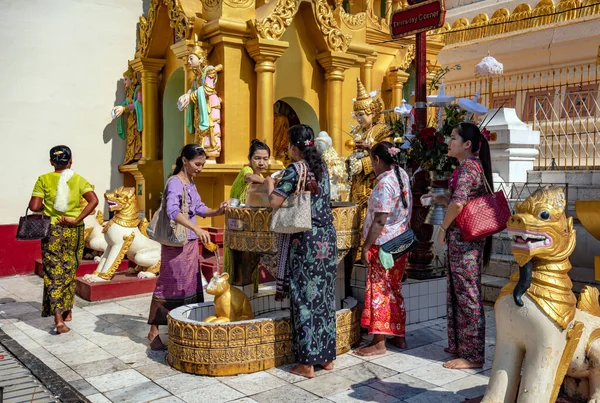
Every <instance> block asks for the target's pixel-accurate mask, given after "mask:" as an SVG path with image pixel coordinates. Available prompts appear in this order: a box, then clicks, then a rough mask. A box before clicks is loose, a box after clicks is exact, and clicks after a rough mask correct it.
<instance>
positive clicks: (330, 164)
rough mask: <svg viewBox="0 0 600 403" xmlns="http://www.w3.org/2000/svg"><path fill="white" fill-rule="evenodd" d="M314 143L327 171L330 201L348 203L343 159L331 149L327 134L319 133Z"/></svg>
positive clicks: (347, 188) (348, 187) (347, 186)
mask: <svg viewBox="0 0 600 403" xmlns="http://www.w3.org/2000/svg"><path fill="white" fill-rule="evenodd" d="M315 142H316V144H317V149H318V150H319V151H320V152H321V155H322V156H323V160H324V161H325V164H327V170H328V171H329V184H330V190H331V200H333V201H348V197H349V195H350V184H349V183H348V171H347V169H346V162H345V158H344V157H340V156H338V153H337V152H336V151H335V148H333V141H332V140H331V137H330V136H329V134H328V133H327V132H321V133H319V135H318V136H317V138H316V139H315Z"/></svg>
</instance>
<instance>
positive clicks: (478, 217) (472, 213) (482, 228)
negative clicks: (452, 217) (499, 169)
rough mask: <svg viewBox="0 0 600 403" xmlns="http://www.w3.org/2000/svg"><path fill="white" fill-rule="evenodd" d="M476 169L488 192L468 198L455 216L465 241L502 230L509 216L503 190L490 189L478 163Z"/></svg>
mask: <svg viewBox="0 0 600 403" xmlns="http://www.w3.org/2000/svg"><path fill="white" fill-rule="evenodd" d="M477 170H478V171H479V172H480V173H481V177H482V178H483V182H484V183H485V188H486V190H487V191H488V194H486V195H485V196H481V197H478V198H476V199H473V200H469V201H468V202H467V204H466V205H465V206H464V207H463V209H462V211H461V212H460V214H459V215H458V217H456V225H457V226H458V228H459V229H460V232H461V233H462V236H463V239H464V240H465V241H478V240H481V239H485V238H487V237H488V236H490V235H494V234H496V233H498V232H500V231H504V230H505V229H506V223H507V222H508V219H509V218H510V216H511V212H510V207H509V206H508V202H507V201H506V197H505V196H504V192H502V191H499V192H494V191H493V190H492V187H491V186H490V184H489V183H488V181H487V179H486V177H485V175H484V174H483V172H482V170H481V168H480V167H479V164H477Z"/></svg>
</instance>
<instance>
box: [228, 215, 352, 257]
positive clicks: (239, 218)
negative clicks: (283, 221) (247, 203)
mask: <svg viewBox="0 0 600 403" xmlns="http://www.w3.org/2000/svg"><path fill="white" fill-rule="evenodd" d="M331 211H332V213H333V226H334V227H335V230H336V233H337V246H338V249H339V250H347V249H351V248H355V247H358V243H359V241H360V225H359V216H360V215H359V214H358V211H359V208H358V206H356V205H354V204H350V205H349V206H346V205H342V206H339V207H338V206H334V208H332V210H331ZM271 213H272V210H271V209H270V208H255V207H235V208H227V209H225V234H224V240H223V245H224V246H225V247H227V248H229V249H232V250H238V251H242V252H256V253H272V254H273V253H277V245H276V243H275V234H274V233H272V232H271V230H270V226H271Z"/></svg>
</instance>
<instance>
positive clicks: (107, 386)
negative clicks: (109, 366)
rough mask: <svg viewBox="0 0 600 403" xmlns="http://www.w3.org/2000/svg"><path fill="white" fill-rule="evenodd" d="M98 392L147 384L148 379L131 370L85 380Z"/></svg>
mask: <svg viewBox="0 0 600 403" xmlns="http://www.w3.org/2000/svg"><path fill="white" fill-rule="evenodd" d="M86 380H87V381H88V382H89V383H90V384H91V385H92V386H93V387H95V388H96V389H98V390H99V391H100V392H102V393H104V392H108V391H111V390H117V389H122V388H128V387H130V386H134V385H138V384H141V383H145V382H148V381H149V379H148V378H146V377H145V376H143V375H142V374H140V373H139V372H137V371H135V370H133V369H126V370H124V371H117V372H112V373H110V374H105V375H99V376H92V377H90V378H87V379H86Z"/></svg>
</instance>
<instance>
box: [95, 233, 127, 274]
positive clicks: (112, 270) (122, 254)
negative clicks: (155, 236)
mask: <svg viewBox="0 0 600 403" xmlns="http://www.w3.org/2000/svg"><path fill="white" fill-rule="evenodd" d="M134 238H135V234H134V233H133V232H132V233H131V235H128V236H124V237H123V245H121V249H119V254H118V255H117V257H116V258H115V260H114V261H113V264H112V265H111V266H110V267H109V268H108V270H107V271H105V272H102V273H100V272H98V271H95V272H94V273H93V274H94V275H95V276H98V277H100V278H102V279H104V280H111V279H112V278H113V277H114V276H115V273H116V272H117V269H118V268H119V265H120V264H121V261H122V260H123V258H124V257H125V254H126V253H127V251H128V250H129V247H130V246H131V244H132V243H133V239H134Z"/></svg>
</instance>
